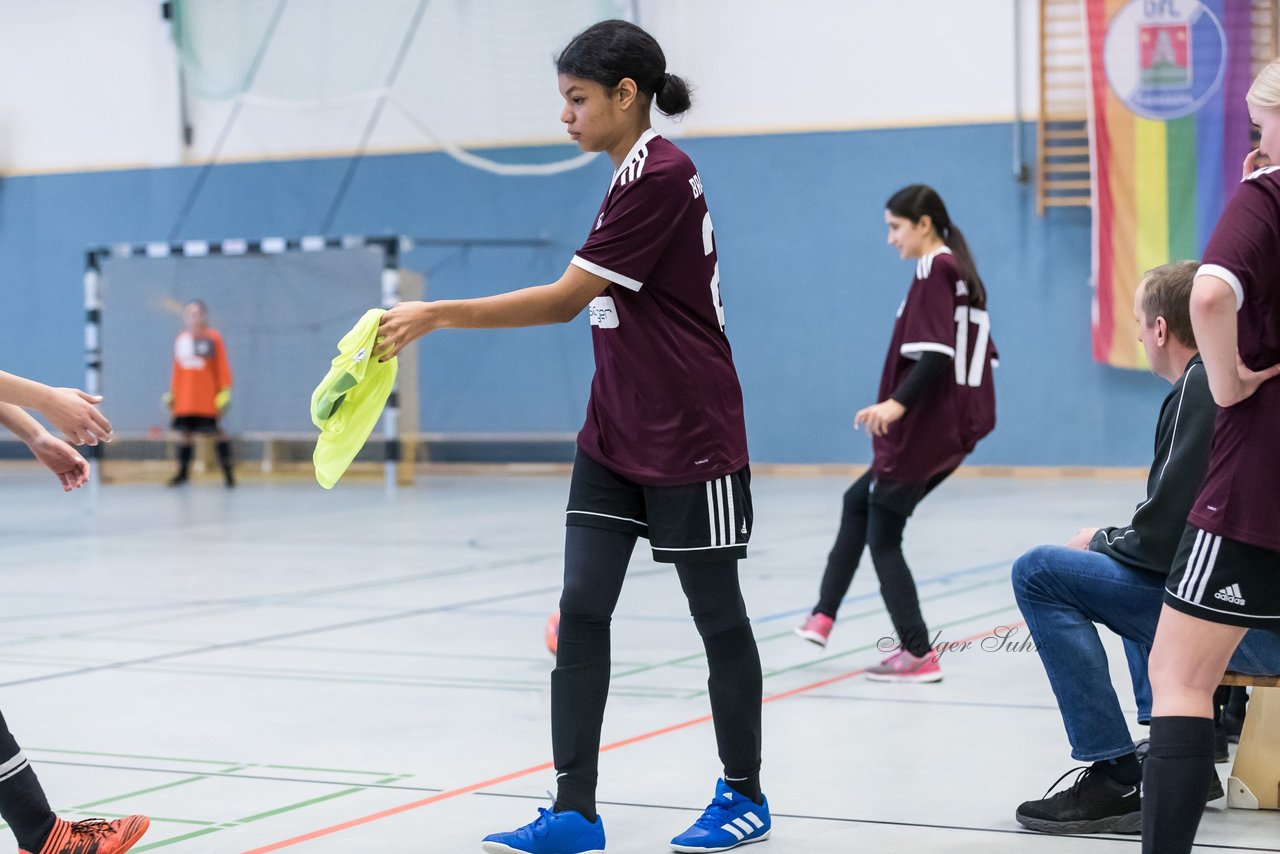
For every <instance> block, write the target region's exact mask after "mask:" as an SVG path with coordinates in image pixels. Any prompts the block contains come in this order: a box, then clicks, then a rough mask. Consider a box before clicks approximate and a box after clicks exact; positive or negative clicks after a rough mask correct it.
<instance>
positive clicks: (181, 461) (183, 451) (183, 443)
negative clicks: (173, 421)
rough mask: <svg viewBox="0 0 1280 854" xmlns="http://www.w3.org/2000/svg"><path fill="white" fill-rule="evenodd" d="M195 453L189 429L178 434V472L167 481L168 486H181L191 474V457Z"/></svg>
mask: <svg viewBox="0 0 1280 854" xmlns="http://www.w3.org/2000/svg"><path fill="white" fill-rule="evenodd" d="M194 454H195V445H194V443H193V439H192V433H191V431H190V430H183V431H182V432H180V433H179V434H178V473H177V474H175V475H174V476H173V478H172V479H170V481H169V485H170V486H181V485H182V484H184V483H186V482H187V479H188V478H189V477H190V476H191V458H192V456H194Z"/></svg>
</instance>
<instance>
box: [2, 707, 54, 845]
mask: <svg viewBox="0 0 1280 854" xmlns="http://www.w3.org/2000/svg"><path fill="white" fill-rule="evenodd" d="M0 816H3V817H4V820H5V823H6V824H8V825H9V829H10V830H12V831H13V835H14V836H16V837H17V838H18V847H19V848H21V849H23V850H24V851H39V850H40V846H41V845H43V844H44V840H45V838H46V837H48V835H49V831H51V830H52V829H53V824H54V822H55V821H57V816H55V815H54V814H53V810H52V809H50V808H49V801H48V800H47V799H46V798H45V795H44V789H43V788H41V786H40V781H39V780H38V779H37V778H36V772H35V771H34V770H33V769H32V768H31V765H30V764H28V762H27V757H26V755H25V754H24V753H23V752H22V748H20V747H19V746H18V742H17V740H16V739H15V738H14V737H13V734H12V733H10V732H9V727H8V725H7V724H6V723H5V721H4V715H2V714H0Z"/></svg>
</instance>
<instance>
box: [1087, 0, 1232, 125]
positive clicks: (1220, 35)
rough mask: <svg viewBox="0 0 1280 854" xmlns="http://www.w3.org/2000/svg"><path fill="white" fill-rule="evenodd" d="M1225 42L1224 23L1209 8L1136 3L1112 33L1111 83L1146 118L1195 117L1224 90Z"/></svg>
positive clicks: (1187, 1)
mask: <svg viewBox="0 0 1280 854" xmlns="http://www.w3.org/2000/svg"><path fill="white" fill-rule="evenodd" d="M1226 41H1227V39H1226V34H1225V33H1224V32H1223V29H1222V22H1221V21H1219V20H1218V16H1217V15H1215V14H1214V12H1213V10H1212V9H1210V8H1209V7H1208V6H1207V5H1205V4H1204V3H1201V2H1198V1H1197V0H1132V2H1130V3H1128V4H1126V5H1125V6H1124V7H1123V8H1122V9H1120V10H1119V11H1118V12H1116V14H1115V16H1114V17H1113V18H1112V19H1111V23H1110V25H1109V26H1108V28H1107V37H1106V44H1105V46H1104V48H1103V59H1104V66H1105V70H1106V75H1107V83H1108V84H1109V85H1110V86H1111V90H1112V91H1113V92H1115V95H1116V97H1117V98H1118V99H1119V100H1120V101H1121V102H1122V103H1123V104H1124V105H1125V106H1126V107H1128V108H1129V109H1130V110H1132V111H1133V112H1135V113H1137V114H1138V115H1140V116H1142V117H1144V118H1148V119H1155V120H1157V121H1167V120H1169V119H1176V118H1179V117H1181V116H1186V115H1190V114H1191V113H1194V112H1195V111H1196V110H1198V109H1200V107H1202V106H1203V105H1204V104H1205V103H1206V102H1207V101H1208V100H1209V99H1210V98H1212V97H1213V95H1214V93H1215V92H1217V91H1218V89H1219V88H1220V87H1221V85H1222V78H1223V74H1224V71H1225V66H1226V56H1227V51H1226Z"/></svg>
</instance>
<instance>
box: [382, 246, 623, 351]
mask: <svg viewBox="0 0 1280 854" xmlns="http://www.w3.org/2000/svg"><path fill="white" fill-rule="evenodd" d="M608 286H609V280H608V279H605V278H603V277H601V276H597V275H596V274H595V273H588V272H587V271H586V270H584V269H582V268H581V267H578V266H576V265H573V264H570V265H569V268H568V269H567V270H565V271H564V275H562V276H561V277H560V279H559V280H558V281H556V282H553V283H552V284H549V285H537V286H535V287H531V288H521V289H520V290H517V291H509V292H507V293H505V294H497V295H495V296H491V297H478V298H476V299H463V300H437V301H435V302H402V303H400V304H399V305H397V306H396V307H395V308H393V309H391V310H390V311H388V312H387V313H386V314H385V315H383V317H382V323H381V325H380V326H379V327H378V348H377V350H376V351H375V353H376V355H377V356H378V357H379V358H380V359H382V360H383V361H385V360H387V359H390V358H392V357H393V356H395V355H397V354H398V353H399V352H400V351H401V350H403V349H404V348H405V347H406V346H408V345H409V344H411V343H412V342H413V341H416V340H417V339H418V338H421V337H422V336H423V335H426V334H427V333H428V332H433V331H435V330H437V329H500V328H510V327H517V326H542V325H544V324H548V323H568V322H569V321H570V320H572V319H573V318H575V317H577V316H578V313H579V312H580V311H582V310H583V309H584V308H586V307H587V304H588V303H589V302H591V300H593V299H595V298H596V297H597V296H599V295H600V293H601V291H603V290H604V289H605V288H607V287H608Z"/></svg>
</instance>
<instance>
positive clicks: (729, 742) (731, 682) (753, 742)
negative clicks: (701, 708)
mask: <svg viewBox="0 0 1280 854" xmlns="http://www.w3.org/2000/svg"><path fill="white" fill-rule="evenodd" d="M702 645H703V647H704V648H705V649H706V651H707V669H708V671H709V673H710V675H709V676H708V678H707V690H708V693H709V694H710V696H711V716H712V720H713V722H714V724H715V730H716V746H717V747H718V748H719V752H720V761H721V762H723V763H724V781H725V783H727V784H728V785H729V787H730V788H731V789H733V790H734V791H735V792H738V793H739V794H742V795H746V796H747V797H748V798H750V799H751V800H752V801H753V802H755V803H757V804H759V803H761V802H762V797H761V794H760V729H761V727H760V699H761V696H762V694H763V691H764V688H763V678H762V676H761V673H760V651H759V649H758V648H757V647H756V639H755V635H754V634H752V632H751V624H750V623H747V624H746V625H742V626H738V627H737V628H734V629H729V630H727V631H723V632H719V633H717V634H714V635H711V636H710V637H706V638H703V639H702Z"/></svg>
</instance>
